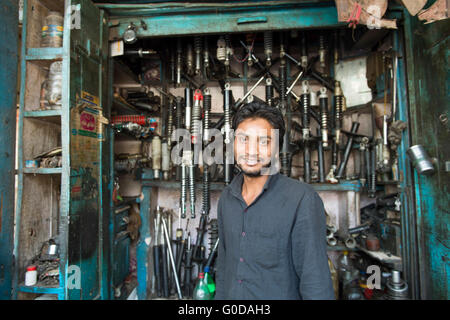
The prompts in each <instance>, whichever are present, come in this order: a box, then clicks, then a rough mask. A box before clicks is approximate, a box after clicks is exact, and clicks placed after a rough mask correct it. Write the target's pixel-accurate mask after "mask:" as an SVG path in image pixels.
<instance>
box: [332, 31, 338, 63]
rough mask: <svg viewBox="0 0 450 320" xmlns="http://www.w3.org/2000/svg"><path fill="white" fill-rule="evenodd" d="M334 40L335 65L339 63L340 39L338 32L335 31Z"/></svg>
mask: <svg viewBox="0 0 450 320" xmlns="http://www.w3.org/2000/svg"><path fill="white" fill-rule="evenodd" d="M333 39H334V57H333V58H334V64H335V65H336V64H338V63H339V37H338V31H337V30H335V31H334V32H333Z"/></svg>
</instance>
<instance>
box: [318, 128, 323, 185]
mask: <svg viewBox="0 0 450 320" xmlns="http://www.w3.org/2000/svg"><path fill="white" fill-rule="evenodd" d="M319 135H320V130H319V128H317V136H319ZM317 162H318V164H319V182H320V183H324V182H325V162H324V157H323V141H321V140H319V139H318V140H317Z"/></svg>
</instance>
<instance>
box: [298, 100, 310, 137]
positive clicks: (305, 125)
mask: <svg viewBox="0 0 450 320" xmlns="http://www.w3.org/2000/svg"><path fill="white" fill-rule="evenodd" d="M310 99H311V96H310V94H309V92H307V93H306V92H305V93H303V94H302V95H301V96H300V101H301V105H302V110H303V118H302V119H303V128H305V129H306V128H309V107H310V104H311V100H310Z"/></svg>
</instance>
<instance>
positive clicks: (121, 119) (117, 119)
mask: <svg viewBox="0 0 450 320" xmlns="http://www.w3.org/2000/svg"><path fill="white" fill-rule="evenodd" d="M126 122H133V123H137V124H139V125H141V126H144V125H146V124H147V117H146V116H136V115H129V116H114V117H112V118H111V123H112V124H117V123H126Z"/></svg>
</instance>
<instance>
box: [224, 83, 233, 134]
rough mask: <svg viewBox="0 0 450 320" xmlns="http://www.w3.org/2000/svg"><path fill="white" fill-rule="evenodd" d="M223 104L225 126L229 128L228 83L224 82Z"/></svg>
mask: <svg viewBox="0 0 450 320" xmlns="http://www.w3.org/2000/svg"><path fill="white" fill-rule="evenodd" d="M223 97H224V104H223V112H224V119H225V127H228V128H230V127H231V110H230V84H229V83H226V84H225V92H224V96H223ZM225 135H226V136H225V138H226V139H227V138H229V137H228V132H225ZM228 142H229V141H225V143H228Z"/></svg>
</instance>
